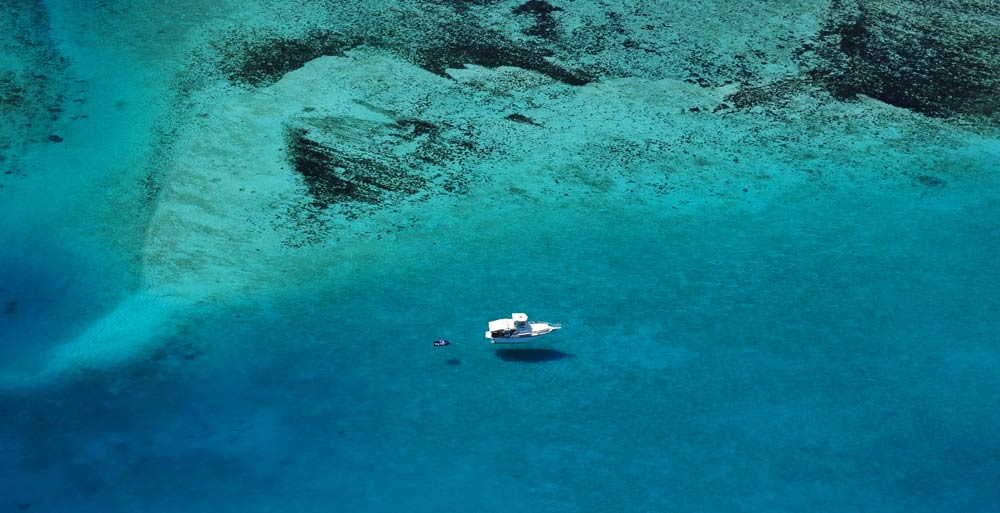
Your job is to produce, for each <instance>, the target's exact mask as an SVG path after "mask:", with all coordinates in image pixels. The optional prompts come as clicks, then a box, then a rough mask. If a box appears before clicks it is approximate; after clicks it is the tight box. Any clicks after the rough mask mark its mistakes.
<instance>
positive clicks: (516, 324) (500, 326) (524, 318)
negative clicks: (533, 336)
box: [490, 313, 531, 338]
mask: <svg viewBox="0 0 1000 513" xmlns="http://www.w3.org/2000/svg"><path fill="white" fill-rule="evenodd" d="M525 331H528V332H530V331H531V327H530V326H528V315H527V314H523V313H516V314H513V315H511V318H510V319H497V320H495V321H490V336H491V337H493V338H510V337H513V336H515V335H517V334H518V333H521V332H525Z"/></svg>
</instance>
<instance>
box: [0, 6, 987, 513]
mask: <svg viewBox="0 0 1000 513" xmlns="http://www.w3.org/2000/svg"><path fill="white" fill-rule="evenodd" d="M114 4H115V5H114V8H111V9H109V10H105V11H100V10H98V11H95V12H88V13H87V14H83V13H82V12H81V11H79V10H78V9H77V8H76V7H74V4H72V3H67V4H62V3H59V2H49V3H47V4H45V5H46V8H47V9H48V10H49V11H50V12H52V19H53V20H54V21H53V22H52V29H51V37H52V38H53V40H54V41H55V43H54V44H55V45H56V46H58V47H59V48H61V49H62V50H61V51H62V52H63V54H64V55H68V56H69V57H70V58H71V59H70V60H71V64H70V68H69V69H70V74H71V75H75V76H77V77H83V78H82V79H85V80H87V81H88V82H87V86H86V87H85V88H84V90H83V91H82V92H81V93H80V94H81V95H82V96H81V97H84V98H86V100H87V101H86V102H83V103H82V104H81V105H82V106H80V107H74V108H79V109H81V110H80V111H79V113H83V112H91V116H89V117H87V118H80V119H76V120H72V121H71V120H68V119H66V118H67V117H68V116H70V114H72V113H68V114H65V115H64V117H63V118H60V120H59V121H57V122H56V125H55V126H56V128H57V129H58V130H59V133H60V134H61V135H62V137H63V138H64V141H63V142H61V143H53V142H51V141H50V142H46V141H44V140H42V141H25V144H24V147H25V148H26V149H25V150H24V154H23V155H21V158H20V159H19V160H17V162H19V163H21V164H24V165H23V167H22V169H38V172H30V173H26V175H27V176H23V177H20V178H8V179H6V180H5V181H4V182H3V184H4V188H3V189H0V214H2V216H3V218H4V219H5V220H6V222H5V224H4V226H3V228H2V231H0V233H2V235H3V240H4V242H5V245H4V247H3V248H0V266H2V267H0V308H3V310H0V359H2V367H0V377H2V378H3V379H2V380H0V387H2V388H0V419H2V421H0V456H2V457H0V511H8V510H9V511H76V512H90V511H93V512H97V511H101V512H107V511H187V512H196V511H261V512H263V511H330V510H338V511H400V510H406V511H415V512H416V511H472V510H476V511H481V512H485V511H511V510H526V511H804V510H810V511H845V510H855V511H907V512H912V511H927V512H932V511H933V512H937V511H995V510H996V508H997V507H998V505H1000V491H998V490H1000V488H997V487H996V486H995V483H996V482H998V481H1000V441H998V440H997V436H996V428H995V426H996V425H998V423H1000V410H998V409H997V408H996V399H995V393H994V391H995V390H997V389H998V387H1000V371H998V370H997V369H998V368H1000V366H998V365H997V364H998V363H1000V348H998V347H997V345H996V342H997V340H1000V323H998V322H997V318H998V317H997V315H998V313H1000V266H997V265H996V263H995V259H994V257H993V255H995V254H996V253H997V252H998V251H1000V215H997V212H998V208H1000V201H998V199H997V198H1000V194H998V192H1000V181H998V179H997V175H996V173H995V171H996V162H998V160H997V157H998V156H1000V145H998V143H997V139H996V138H995V137H994V136H992V135H990V133H991V132H990V130H992V128H991V125H990V121H989V120H988V119H985V120H984V119H979V120H978V121H977V120H973V121H968V120H966V123H967V124H966V125H963V124H962V123H960V122H958V121H956V120H950V121H949V120H943V119H938V118H927V117H924V116H920V115H916V114H912V113H908V112H904V111H902V110H900V109H896V108H894V107H891V106H887V105H884V104H881V103H879V102H875V101H873V100H870V99H863V98H862V99H860V100H856V101H853V102H839V101H836V100H834V99H832V98H829V97H828V96H824V95H823V94H822V93H819V92H815V91H813V92H811V93H802V94H798V95H796V96H793V97H792V98H791V100H788V102H787V103H785V104H782V105H780V106H778V107H773V109H774V110H776V111H777V112H778V113H777V114H775V113H773V112H770V113H769V112H765V111H762V110H753V109H748V110H743V111H740V112H735V113H732V114H730V115H715V114H709V112H707V111H699V112H692V111H691V110H689V109H688V106H689V105H693V104H698V105H704V104H707V103H709V102H711V101H714V100H717V99H718V98H719V97H720V96H718V94H717V93H716V92H715V91H714V90H713V91H707V92H706V91H702V90H701V88H699V86H696V85H691V84H685V83H683V82H682V81H681V80H669V79H666V80H664V79H661V77H655V79H654V78H650V79H646V78H641V77H639V78H636V77H633V78H620V77H619V78H616V77H610V76H609V77H605V78H603V79H601V80H598V81H596V82H594V83H592V84H590V85H586V86H582V87H578V86H568V85H565V84H557V83H552V82H553V81H552V80H551V79H550V78H545V77H543V76H540V75H533V74H527V75H526V74H523V73H521V72H520V71H518V70H512V71H511V69H510V68H508V69H507V70H506V71H505V70H500V71H495V70H494V71H490V70H483V69H478V68H475V67H470V68H469V69H467V70H460V71H456V72H454V73H453V74H452V77H453V78H454V79H455V80H453V81H450V80H449V79H447V78H442V77H438V76H435V75H433V74H431V73H428V72H426V71H422V70H420V69H418V68H417V67H416V66H414V65H413V63H411V62H408V61H406V59H402V58H399V57H398V56H386V55H384V54H382V53H379V52H373V51H371V50H370V49H364V48H362V49H359V50H356V51H354V52H351V53H348V54H347V55H346V56H341V57H326V58H323V59H320V60H319V61H314V62H311V63H310V64H308V65H306V67H305V68H303V69H302V70H298V71H294V72H292V73H290V74H288V75H285V76H284V78H282V80H281V81H279V82H277V83H276V84H275V85H273V86H264V87H259V88H251V89H246V88H240V87H233V86H231V85H226V84H224V80H222V79H220V78H218V77H211V76H209V77H199V79H198V80H202V81H203V83H196V84H195V85H191V84H192V83H195V82H197V80H191V81H185V79H189V78H190V77H189V76H188V75H186V74H185V70H188V69H195V68H197V66H199V65H201V64H202V63H200V61H198V62H193V61H192V59H194V58H193V57H191V56H192V55H196V56H197V55H199V54H198V52H199V51H201V52H205V51H207V50H205V47H204V46H203V45H204V44H206V43H204V41H202V40H200V39H199V38H200V37H204V38H206V39H205V40H206V41H212V39H211V38H212V37H216V36H217V35H218V33H220V32H225V30H226V29H227V27H232V26H238V27H244V26H260V27H266V28H269V29H272V30H280V29H275V28H274V27H273V26H271V25H275V24H277V22H278V21H281V20H282V19H283V18H281V16H285V15H288V13H277V14H276V13H274V12H273V11H272V10H271V9H272V8H271V7H268V6H253V5H250V6H247V7H246V10H245V11H242V12H241V13H240V14H238V15H236V14H233V15H225V14H222V13H218V12H216V13H212V14H213V16H209V15H207V14H205V13H206V12H210V9H207V8H204V7H199V8H198V9H197V12H198V13H199V14H198V15H197V16H196V15H195V14H193V13H194V11H195V8H193V7H192V16H193V17H196V18H197V17H203V18H205V21H203V22H202V23H201V24H199V23H198V22H195V21H191V20H190V19H188V21H185V22H184V24H182V25H181V26H179V27H176V26H173V25H170V24H168V23H166V22H162V25H163V27H162V28H161V29H158V30H160V32H156V33H157V34H159V36H158V37H160V38H162V41H163V42H164V44H163V45H161V46H157V44H155V43H153V42H151V41H150V40H149V39H145V40H143V41H142V43H141V44H140V43H138V42H137V43H135V44H134V45H132V46H130V45H129V44H128V43H127V41H129V37H126V36H127V35H129V34H131V35H133V36H135V35H137V34H140V33H142V32H143V31H146V30H149V27H150V26H153V27H156V26H158V24H159V23H160V22H155V21H150V19H146V18H143V19H142V20H139V18H136V17H134V13H130V11H129V10H128V9H127V5H126V4H124V3H114ZM720 5H721V4H720ZM565 7H567V9H568V4H567V5H566V6H565ZM586 7H587V8H594V9H596V7H595V6H589V5H588V6H586ZM313 8H315V9H317V10H320V11H321V10H322V9H321V8H320V7H318V6H312V7H310V9H313ZM425 8H427V9H431V7H425ZM508 8H509V6H506V5H504V6H503V8H501V7H491V6H485V7H484V6H473V7H471V9H473V12H474V13H476V15H483V13H484V12H493V11H490V9H494V10H495V12H496V13H497V14H496V15H497V16H500V15H502V14H503V13H505V12H507V11H506V10H505V9H508ZM165 9H167V8H166V7H165ZM169 9H171V11H170V12H172V13H182V12H184V9H183V8H181V7H178V6H175V5H173V4H170V5H169ZM303 9H304V8H303ZM288 12H292V11H288ZM300 14H301V15H300V16H299V18H301V19H302V20H306V21H305V22H303V23H306V24H307V26H308V24H310V23H314V24H322V23H323V22H326V23H334V22H333V21H330V19H326V20H325V21H324V20H323V19H320V18H316V17H315V16H317V15H316V14H315V13H314V12H312V11H309V12H308V13H307V12H306V11H304V10H303V11H302V12H301V13H300ZM102 16H105V17H106V19H105V18H102ZM310 16H314V17H313V18H310ZM559 16H570V14H560V15H559ZM74 17H87V19H89V20H101V19H104V24H103V25H98V26H99V27H101V28H99V30H98V31H100V30H104V31H108V32H107V33H108V34H112V33H116V31H118V32H120V34H118V35H117V36H116V37H117V39H116V41H119V44H118V45H111V44H108V45H107V46H105V44H104V43H102V38H101V37H96V36H94V35H93V34H90V35H87V36H86V37H83V36H81V33H80V32H79V31H78V28H74V26H73V25H72V24H71V23H69V21H70V20H72V19H75V18H74ZM165 17H166V16H165ZM299 18H296V19H299ZM567 19H568V18H560V20H563V21H561V22H560V23H568V21H565V20H567ZM128 20H131V21H128ZM220 20H221V21H220ZM807 22H808V19H806V21H803V22H802V23H805V24H806V25H808V23H807ZM401 23H402V22H401ZM227 24H228V25H227ZM269 24H270V25H269ZM732 30H734V31H736V29H732ZM740 30H747V29H746V27H743V28H742V29H740ZM799 30H803V29H801V28H796V31H799ZM734 33H736V34H744V32H739V31H736V32H734ZM747 37H749V36H747ZM84 42H86V43H87V45H84ZM123 42H124V43H123ZM166 42H169V43H170V44H171V45H176V46H177V47H176V48H174V47H172V46H171V47H169V48H168V47H167V45H166ZM74 44H75V45H77V46H78V48H77V49H76V50H73V49H72V48H74V46H73V45H74ZM733 44H735V43H733ZM84 47H85V49H86V51H84V50H80V49H79V48H84ZM86 55H91V57H86ZM407 58H411V57H407ZM649 58H650V59H652V57H649ZM91 59H92V60H91ZM195 60H197V59H195ZM95 62H102V66H105V68H103V69H104V71H102V72H101V73H97V72H95V71H94V63H95ZM154 64H155V65H154ZM783 64H786V65H788V66H792V64H788V63H783ZM636 66H637V68H636V69H646V65H639V64H636ZM648 66H650V67H653V66H652V65H651V64H648ZM769 69H770V68H769ZM129 70H131V71H129ZM771 71H773V70H771ZM504 73H508V75H504ZM383 74H384V76H385V77H386V79H385V80H384V81H383V80H381V78H380V77H381V75H383ZM102 76H103V77H104V78H101V77H102ZM118 76H120V77H121V78H122V80H121V81H115V80H109V77H110V78H114V77H118ZM505 77H506V78H505ZM102 80H103V81H104V82H102ZM213 80H215V81H216V82H213ZM503 80H509V82H503ZM111 82H116V83H117V84H118V87H117V88H109V87H103V86H100V84H102V83H103V84H108V83H111ZM481 83H487V84H488V86H482V85H481ZM95 84H96V85H95ZM178 84H187V85H185V86H183V87H188V88H194V89H198V88H201V89H199V90H198V91H200V92H198V91H196V92H190V91H189V92H186V93H179V92H178V91H179V90H181V89H183V87H182V86H181V85H178ZM400 84H402V85H400ZM511 84H513V85H511ZM184 90H185V91H188V90H187V89H184ZM185 94H189V96H185ZM719 94H721V93H719ZM713 95H715V96H713ZM136 102H138V103H139V104H140V105H135V104H136ZM377 102H382V103H377ZM796 102H798V103H796ZM134 105H135V107H133V106H134ZM87 106H92V107H87ZM415 106H416V107H415ZM306 108H308V109H312V110H307V109H306ZM769 108H770V107H769ZM88 109H89V110H88ZM407 109H410V110H407ZM512 110H516V111H518V112H524V113H526V114H525V115H526V116H527V117H528V118H529V119H530V120H531V122H532V124H529V123H523V122H519V124H512V123H511V122H508V121H504V117H503V115H504V114H506V113H508V112H511V111H512ZM401 112H402V114H400V113H401ZM413 112H416V113H417V114H412V113H413ZM407 113H411V114H412V115H413V116H414V117H417V116H419V119H428V120H431V121H432V122H433V123H431V124H430V125H415V126H418V127H420V126H423V127H426V126H435V127H444V128H440V132H432V135H430V136H426V138H421V137H423V136H419V134H418V136H417V137H415V138H413V139H412V140H407V139H405V137H404V136H405V135H406V132H405V130H404V129H400V128H399V126H403V127H404V128H405V127H406V126H409V125H398V124H397V125H392V124H391V122H390V121H386V120H387V119H398V118H406V116H405V114H407ZM320 114H322V115H324V116H327V117H325V118H320V117H319V115H320ZM344 118H347V119H350V120H353V121H351V122H350V123H349V125H350V126H352V127H357V126H362V127H370V126H371V127H375V128H373V129H372V130H374V131H375V135H371V136H370V139H369V140H370V141H372V142H371V146H370V147H369V146H366V147H367V148H369V149H370V154H368V155H369V156H371V155H374V157H371V158H376V159H377V158H398V159H401V160H398V161H393V162H404V163H405V162H406V161H405V160H402V159H404V157H405V156H406V155H407V153H406V152H408V151H413V150H412V149H413V148H414V147H419V146H420V145H421V144H426V145H428V147H430V148H431V149H434V148H436V147H435V146H433V145H434V144H441V145H444V147H446V148H451V147H450V146H447V145H448V144H451V142H450V141H451V139H449V138H455V139H456V140H459V141H461V140H463V139H461V138H462V137H465V136H466V135H468V134H470V133H474V134H475V136H474V140H473V143H474V145H475V146H477V151H479V153H477V154H476V156H475V157H470V156H467V155H466V156H462V157H461V158H459V159H457V160H447V159H445V160H443V161H433V162H431V161H430V160H428V162H431V163H428V164H426V166H428V167H430V168H432V169H434V170H435V172H438V173H441V174H446V175H447V174H448V173H456V174H455V176H460V177H469V179H468V183H467V184H465V186H466V187H467V191H466V192H464V193H458V194H446V193H444V192H442V190H443V189H442V190H437V191H436V192H435V190H433V189H432V190H431V191H430V192H429V193H427V195H428V196H429V197H428V198H425V199H413V200H411V199H410V198H411V197H410V196H406V194H405V193H404V194H401V195H400V197H401V198H402V199H398V200H392V201H390V200H386V201H385V203H382V204H380V205H379V206H378V208H375V209H370V208H368V207H364V206H361V207H358V208H357V210H356V211H355V213H360V214H358V217H356V218H352V217H350V216H345V217H337V216H339V215H340V214H339V213H337V212H338V211H336V210H335V208H334V207H331V208H330V209H329V210H326V211H321V212H319V213H317V212H316V211H310V210H308V209H307V208H305V207H303V206H302V205H303V204H307V203H308V202H309V201H312V200H310V199H308V198H307V199H306V200H302V199H301V198H300V196H302V195H303V194H305V193H304V192H303V191H306V190H307V189H306V187H304V186H303V185H302V184H301V183H300V182H297V181H295V180H292V178H289V177H291V176H293V175H292V174H291V171H290V170H289V169H287V168H289V167H290V166H288V165H285V164H275V162H278V163H283V162H286V159H287V158H288V157H287V156H285V155H284V154H283V153H282V152H284V151H285V149H284V148H283V147H282V138H281V134H282V133H283V132H282V130H284V127H286V126H288V124H294V123H300V124H302V123H304V125H303V126H310V127H312V129H317V128H316V127H322V126H329V125H331V124H332V126H334V128H336V129H337V130H340V131H339V132H336V137H341V138H342V139H333V140H335V141H347V142H345V143H343V144H344V146H342V147H348V148H351V146H350V144H354V141H353V140H351V139H349V137H351V134H352V133H353V132H350V131H349V130H347V129H344V128H343V127H341V125H337V124H336V123H343V121H341V120H342V119H344ZM317 119H319V120H320V121H322V122H323V123H327V124H328V125H322V124H321V123H320V121H316V120H317ZM331 119H332V120H334V121H330V120H331ZM406 119H408V118H406ZM303 120H305V121H303ZM359 120H361V121H359ZM470 120H473V121H470ZM60 123H61V124H60ZM308 123H313V124H312V125H309V124H308ZM428 123H430V122H428ZM504 123H506V124H504ZM969 123H971V124H972V125H971V126H970V125H969ZM976 123H979V124H978V125H977V124H976ZM296 126H297V125H296ZM461 126H470V127H471V128H469V129H468V130H466V131H465V132H462V134H465V135H455V134H456V133H457V132H459V130H458V129H457V128H455V127H461ZM385 127H389V128H385ZM511 127H513V128H511ZM437 129H439V128H435V130H437ZM98 130H100V131H99V132H98ZM317 130H318V129H317ZM393 130H396V131H393ZM344 134H347V135H344ZM400 134H403V135H400ZM25 137H27V136H25ZM470 137H472V136H470ZM435 138H436V139H435ZM380 141H381V142H380ZM384 141H402V142H398V143H397V142H394V143H393V144H394V146H393V147H394V148H395V149H394V150H393V151H394V152H395V153H393V154H392V155H391V156H390V157H386V156H385V155H383V154H379V153H378V151H379V150H378V148H379V146H378V144H382V143H383V142H384ZM428 141H430V142H428ZM441 141H444V142H441ZM459 144H460V143H459ZM637 148H638V149H637ZM345 151H346V150H345ZM400 155H403V156H400ZM463 155H464V154H463ZM400 165H402V164H400ZM32 166H34V167H32ZM11 176H14V175H11ZM415 197H419V195H417V196H415ZM394 198H395V197H394ZM314 199H315V198H314ZM393 201H395V202H393ZM295 209H301V210H295ZM289 212H293V213H294V212H298V213H297V214H289ZM302 212H305V213H306V214H309V213H312V215H314V216H318V217H313V218H308V219H312V220H313V221H311V222H314V223H315V224H308V223H307V224H305V226H306V228H304V229H303V228H302V226H303V225H302V224H294V223H291V221H290V220H295V221H296V222H299V221H301V219H303V217H301V216H303V215H305V214H302ZM296 216H300V217H296ZM323 216H329V217H323ZM317 218H320V219H325V224H324V223H321V222H319V221H315V219H317ZM293 225H294V226H293ZM301 230H305V231H301ZM289 241H291V242H289ZM304 241H305V242H304ZM514 311H525V312H528V313H529V314H530V315H531V317H532V318H533V319H542V320H547V321H552V322H561V323H563V326H564V328H563V329H562V330H560V331H558V332H556V333H554V334H551V335H548V336H546V337H543V339H542V340H540V341H539V342H537V343H533V344H530V345H526V346H517V347H510V346H504V347H498V346H492V345H490V344H489V343H488V342H487V341H486V340H484V339H483V338H482V333H483V331H484V329H485V323H486V322H487V321H489V320H491V319H494V318H498V317H502V316H506V315H507V314H509V313H511V312H514ZM438 338H447V339H450V340H452V342H453V344H452V345H450V346H448V347H433V346H432V344H431V342H432V341H433V340H435V339H438Z"/></svg>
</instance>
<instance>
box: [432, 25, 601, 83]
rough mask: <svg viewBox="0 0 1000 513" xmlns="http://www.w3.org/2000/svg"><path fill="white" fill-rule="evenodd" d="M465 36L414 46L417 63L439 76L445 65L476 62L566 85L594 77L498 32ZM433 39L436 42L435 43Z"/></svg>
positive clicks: (458, 65) (547, 53)
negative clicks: (555, 61)
mask: <svg viewBox="0 0 1000 513" xmlns="http://www.w3.org/2000/svg"><path fill="white" fill-rule="evenodd" d="M474 36H475V37H470V38H468V39H465V38H461V39H445V40H439V41H436V42H434V43H430V44H428V45H427V46H425V47H421V48H417V49H415V51H416V61H417V64H418V65H419V66H420V67H422V68H424V69H426V70H428V71H430V72H431V73H435V74H438V75H442V76H447V74H446V73H445V70H447V69H448V68H463V67H465V65H466V64H475V65H477V66H484V67H487V68H496V67H500V66H512V67H515V68H521V69H526V70H531V71H535V72H537V73H540V74H542V75H545V76H547V77H550V78H552V79H553V80H558V81H559V82H562V83H564V84H567V85H572V86H582V85H587V84H589V83H590V82H591V81H592V80H593V79H592V78H591V77H590V76H588V75H586V74H585V73H582V72H578V71H576V72H574V71H569V70H567V69H565V68H563V67H560V66H558V65H556V64H553V63H551V62H549V61H548V60H546V59H545V57H548V56H549V55H551V53H550V52H547V51H543V50H535V49H531V48H527V47H525V46H521V45H518V44H515V43H514V42H512V41H509V40H507V39H505V38H504V37H502V36H500V35H499V34H478V35H474ZM435 43H436V44H435Z"/></svg>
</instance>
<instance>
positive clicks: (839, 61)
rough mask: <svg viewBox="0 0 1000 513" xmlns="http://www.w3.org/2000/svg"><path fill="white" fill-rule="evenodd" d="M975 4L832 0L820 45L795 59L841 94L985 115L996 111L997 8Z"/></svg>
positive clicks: (930, 110) (999, 72)
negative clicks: (980, 6)
mask: <svg viewBox="0 0 1000 513" xmlns="http://www.w3.org/2000/svg"><path fill="white" fill-rule="evenodd" d="M974 4H975V3H968V4H965V3H962V4H958V3H941V2H933V1H929V0H898V1H896V2H890V3H886V4H882V3H878V2H873V1H870V0H857V1H856V2H835V3H834V7H833V10H832V12H831V16H830V21H829V22H828V23H827V25H826V27H825V28H824V29H823V31H822V32H821V33H820V34H819V36H820V42H819V44H818V45H817V46H816V47H815V48H814V47H813V46H812V45H804V46H803V47H802V48H801V49H800V51H799V56H800V58H801V60H803V61H804V62H805V63H806V64H807V67H811V69H812V71H811V75H812V76H813V77H814V78H815V79H817V81H818V82H819V83H820V84H821V85H823V86H824V87H826V88H827V89H828V90H829V91H830V93H831V94H833V95H834V96H836V97H838V98H843V99H846V98H851V97H853V96H855V95H858V94H863V95H866V96H870V97H872V98H875V99H877V100H880V101H883V102H885V103H888V104H890V105H894V106H897V107H901V108H905V109H910V110H913V111H916V112H919V113H922V114H926V115H930V116H947V115H952V114H956V113H967V114H984V115H989V114H992V113H994V112H997V110H998V109H1000V99H998V98H1000V83H998V81H997V79H996V77H997V76H1000V57H998V56H997V55H998V54H997V52H996V46H997V45H996V41H998V40H1000V30H998V29H997V28H996V27H998V26H1000V25H998V22H1000V10H998V9H996V8H985V7H983V8H978V7H975V5H974ZM971 19H978V20H980V21H979V22H977V23H970V21H969V20H971ZM814 56H815V57H818V59H817V60H816V62H809V61H810V59H811V58H812V57H814Z"/></svg>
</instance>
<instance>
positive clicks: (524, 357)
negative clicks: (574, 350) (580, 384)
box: [497, 349, 573, 363]
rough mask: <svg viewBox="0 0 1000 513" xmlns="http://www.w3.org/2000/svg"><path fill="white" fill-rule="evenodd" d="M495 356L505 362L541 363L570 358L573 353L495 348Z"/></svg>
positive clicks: (552, 350) (553, 350) (551, 350)
mask: <svg viewBox="0 0 1000 513" xmlns="http://www.w3.org/2000/svg"><path fill="white" fill-rule="evenodd" d="M497 357H499V358H500V359H501V360H503V361H505V362H520V363H541V362H552V361H556V360H562V359H563V358H572V357H573V355H571V354H569V353H564V352H562V351H557V350H555V349H497Z"/></svg>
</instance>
